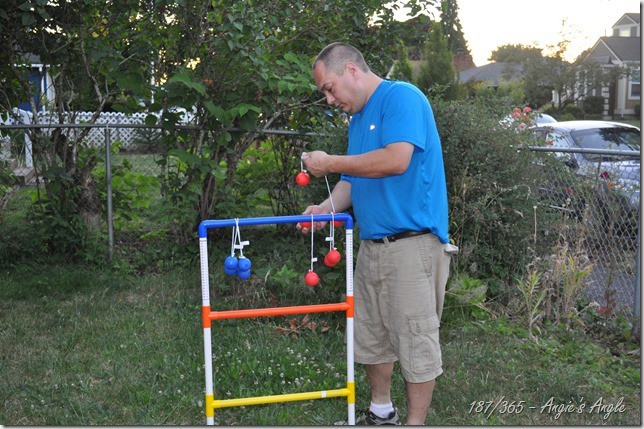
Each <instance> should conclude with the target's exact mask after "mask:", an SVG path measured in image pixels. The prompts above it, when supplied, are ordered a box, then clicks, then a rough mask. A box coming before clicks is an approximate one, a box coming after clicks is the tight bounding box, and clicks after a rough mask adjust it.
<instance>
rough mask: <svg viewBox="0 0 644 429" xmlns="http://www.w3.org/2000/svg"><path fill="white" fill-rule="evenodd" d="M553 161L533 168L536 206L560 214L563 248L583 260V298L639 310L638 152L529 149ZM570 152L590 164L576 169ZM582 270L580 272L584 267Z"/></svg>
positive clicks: (624, 309)
mask: <svg viewBox="0 0 644 429" xmlns="http://www.w3.org/2000/svg"><path fill="white" fill-rule="evenodd" d="M532 150H536V151H540V152H547V153H548V154H549V155H550V157H551V158H552V159H550V160H549V161H550V162H546V163H544V164H543V165H539V166H537V167H536V168H535V174H539V175H540V178H541V180H539V186H538V189H537V190H536V192H537V194H538V196H539V201H540V202H541V206H540V209H541V210H546V211H549V212H550V213H551V214H552V213H554V214H556V215H557V216H560V217H561V219H562V222H561V224H560V225H562V227H561V229H560V230H557V231H551V230H548V229H547V226H542V227H543V229H544V230H546V231H549V232H550V233H558V234H561V237H562V239H563V240H564V242H565V244H566V246H567V248H568V249H570V250H573V249H574V251H575V252H576V255H577V257H578V258H579V259H580V260H581V261H584V262H585V263H584V264H581V265H580V266H579V270H580V272H582V271H587V273H584V275H583V276H582V278H580V280H581V281H583V282H584V285H585V287H584V288H583V292H582V296H583V297H585V298H587V299H588V300H589V301H595V302H597V303H598V304H599V305H600V306H602V307H603V309H605V311H613V312H614V311H622V312H624V313H625V314H635V315H638V316H639V314H640V308H639V306H640V296H639V293H640V260H639V252H640V235H639V234H640V231H639V226H640V185H639V180H640V179H639V177H640V160H639V152H635V151H611V150H600V149H598V150H589V149H575V148H569V149H561V148H560V149H554V148H543V147H540V148H532ZM573 156H582V157H585V158H587V159H589V160H591V161H593V162H592V164H591V168H581V167H580V166H579V165H578V164H577V163H576V162H574V161H573ZM584 269H585V270H584Z"/></svg>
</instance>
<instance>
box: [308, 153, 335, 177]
mask: <svg viewBox="0 0 644 429" xmlns="http://www.w3.org/2000/svg"><path fill="white" fill-rule="evenodd" d="M330 160H331V156H330V155H329V154H328V153H326V152H323V151H321V150H316V151H313V152H302V162H303V163H304V165H305V166H306V170H307V171H308V172H309V173H311V174H312V175H314V176H315V177H322V176H325V175H327V174H328V173H330V171H329V162H330Z"/></svg>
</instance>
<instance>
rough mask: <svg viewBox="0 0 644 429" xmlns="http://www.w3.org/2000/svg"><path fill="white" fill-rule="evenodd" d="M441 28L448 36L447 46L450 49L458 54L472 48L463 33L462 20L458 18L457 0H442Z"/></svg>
mask: <svg viewBox="0 0 644 429" xmlns="http://www.w3.org/2000/svg"><path fill="white" fill-rule="evenodd" d="M440 23H441V28H442V29H443V34H445V37H446V38H447V46H448V47H449V50H450V51H451V52H452V53H453V54H454V55H456V54H457V53H459V52H467V53H469V52H470V50H469V48H468V47H467V41H466V40H465V35H464V34H463V27H462V26H461V21H460V20H459V19H458V3H457V0H442V1H441V21H440Z"/></svg>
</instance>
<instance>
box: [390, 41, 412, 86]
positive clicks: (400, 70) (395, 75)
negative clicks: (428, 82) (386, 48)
mask: <svg viewBox="0 0 644 429" xmlns="http://www.w3.org/2000/svg"><path fill="white" fill-rule="evenodd" d="M396 58H397V60H396V62H395V63H394V68H393V70H392V72H391V79H393V80H402V81H405V82H413V78H414V70H413V68H412V65H411V62H410V61H409V56H408V54H407V48H405V46H404V45H402V44H401V45H400V46H399V47H398V53H397V55H396Z"/></svg>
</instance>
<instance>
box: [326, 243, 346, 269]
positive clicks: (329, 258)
mask: <svg viewBox="0 0 644 429" xmlns="http://www.w3.org/2000/svg"><path fill="white" fill-rule="evenodd" d="M340 259H342V255H340V252H338V249H336V248H335V247H334V248H333V249H331V250H329V253H327V254H326V256H325V257H324V265H326V266H327V267H334V266H335V265H336V264H337V263H338V262H340Z"/></svg>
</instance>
